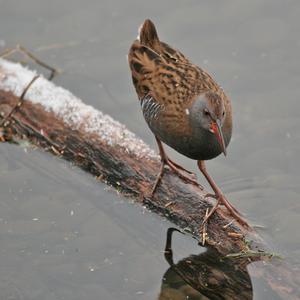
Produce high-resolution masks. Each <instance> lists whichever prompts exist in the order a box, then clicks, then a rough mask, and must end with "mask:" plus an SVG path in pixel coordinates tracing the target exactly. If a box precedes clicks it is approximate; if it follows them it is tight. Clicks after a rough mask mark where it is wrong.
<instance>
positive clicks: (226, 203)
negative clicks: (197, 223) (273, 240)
mask: <svg viewBox="0 0 300 300" xmlns="http://www.w3.org/2000/svg"><path fill="white" fill-rule="evenodd" d="M205 197H206V198H207V197H213V198H215V199H217V202H216V204H215V205H214V206H213V208H212V209H211V210H210V212H209V213H208V214H207V215H206V216H205V218H204V220H203V222H202V224H206V223H207V221H208V219H209V218H210V217H211V216H212V215H213V213H214V212H215V211H216V210H217V208H218V207H219V206H220V205H224V206H225V207H226V208H227V210H228V211H229V213H230V214H231V215H232V216H233V217H234V219H235V220H236V221H238V222H239V223H240V224H241V225H243V226H245V227H250V226H249V224H248V223H247V221H246V220H245V219H244V218H243V217H242V216H241V214H240V212H239V211H238V210H237V209H236V208H235V207H234V206H233V205H232V204H231V203H230V202H229V201H228V200H227V199H226V197H225V196H224V195H223V194H220V195H213V194H207V195H205Z"/></svg>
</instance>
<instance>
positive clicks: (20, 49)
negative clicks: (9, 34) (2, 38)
mask: <svg viewBox="0 0 300 300" xmlns="http://www.w3.org/2000/svg"><path fill="white" fill-rule="evenodd" d="M16 52H21V53H23V54H25V55H27V56H28V57H29V58H31V59H32V60H33V61H34V62H35V63H37V64H38V65H40V66H42V67H44V68H45V69H47V70H49V71H50V75H49V77H48V80H52V79H53V78H54V76H55V75H56V74H58V73H59V72H58V70H57V69H55V68H53V67H51V66H49V65H48V64H46V63H45V62H43V61H42V60H40V59H38V58H37V57H36V56H34V55H33V54H32V53H31V52H30V51H29V50H27V49H26V48H25V47H23V46H21V45H17V46H16V48H12V49H6V50H5V51H4V52H3V53H2V54H0V57H2V58H4V57H7V56H10V55H12V54H14V53H16Z"/></svg>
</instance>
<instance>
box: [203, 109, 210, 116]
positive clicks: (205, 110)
mask: <svg viewBox="0 0 300 300" xmlns="http://www.w3.org/2000/svg"><path fill="white" fill-rule="evenodd" d="M203 113H204V114H205V115H206V116H209V115H210V113H209V111H208V110H207V109H206V108H205V109H204V110H203Z"/></svg>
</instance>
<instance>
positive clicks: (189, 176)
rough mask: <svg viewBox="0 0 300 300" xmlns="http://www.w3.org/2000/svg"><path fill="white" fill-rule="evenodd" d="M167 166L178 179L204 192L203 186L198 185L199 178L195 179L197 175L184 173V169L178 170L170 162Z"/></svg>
mask: <svg viewBox="0 0 300 300" xmlns="http://www.w3.org/2000/svg"><path fill="white" fill-rule="evenodd" d="M166 164H167V165H168V166H169V167H170V169H171V170H172V171H173V172H174V173H175V174H177V176H178V177H180V178H181V179H183V180H184V181H186V182H187V183H191V184H194V185H196V186H198V187H199V188H200V189H202V190H203V186H202V185H200V184H199V183H198V181H197V180H196V179H197V178H195V177H196V176H195V174H193V173H191V172H185V171H182V169H183V168H178V167H176V166H175V165H174V164H172V163H170V162H169V161H168V162H167V163H166ZM183 170H184V169H183Z"/></svg>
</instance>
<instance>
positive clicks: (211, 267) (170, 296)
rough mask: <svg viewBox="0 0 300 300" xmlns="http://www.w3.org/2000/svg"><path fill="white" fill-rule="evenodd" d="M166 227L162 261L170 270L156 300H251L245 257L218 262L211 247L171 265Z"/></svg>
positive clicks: (170, 235)
mask: <svg viewBox="0 0 300 300" xmlns="http://www.w3.org/2000/svg"><path fill="white" fill-rule="evenodd" d="M174 231H179V230H177V229H175V228H169V229H168V231H167V241H166V247H165V258H166V260H167V262H168V263H169V265H170V268H169V269H168V270H167V271H166V273H165V274H164V277H163V280H162V287H161V292H160V295H159V299H160V300H183V299H189V300H200V299H201V300H202V299H244V300H247V299H252V296H253V292H252V283H251V279H250V276H249V274H248V272H247V269H246V267H247V264H248V263H249V261H248V259H247V258H241V259H234V260H233V259H224V258H223V259H222V257H221V256H220V255H219V254H218V253H217V252H216V251H215V250H214V249H212V248H208V249H207V251H206V252H204V253H201V254H199V255H190V256H189V257H186V258H184V259H182V260H181V261H179V262H178V263H174V261H173V251H172V246H171V244H172V234H173V232H174Z"/></svg>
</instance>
